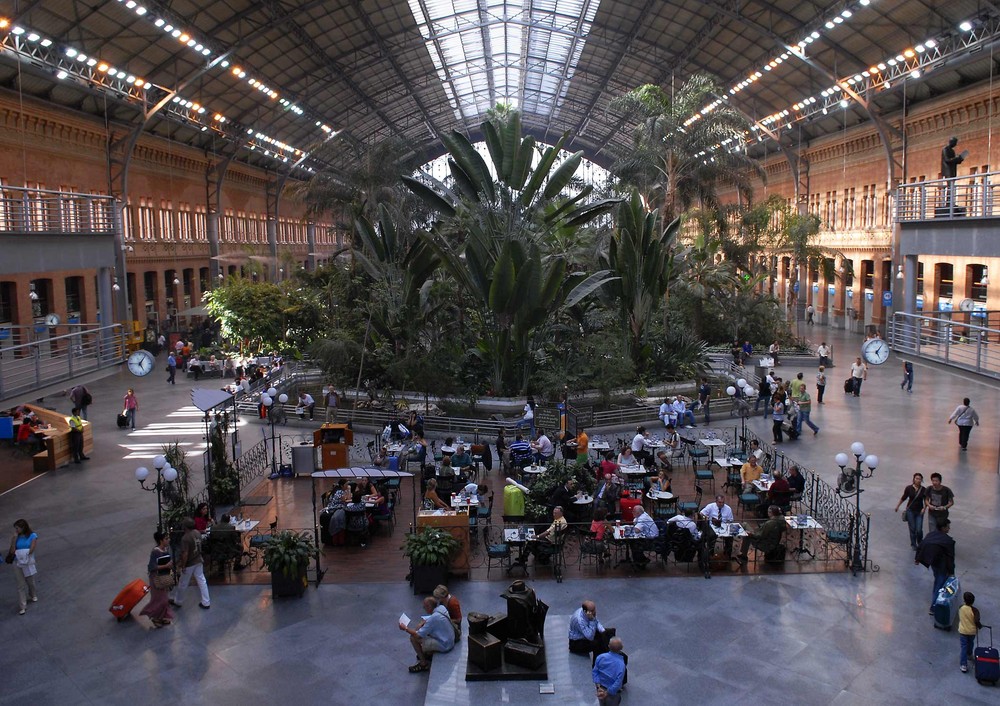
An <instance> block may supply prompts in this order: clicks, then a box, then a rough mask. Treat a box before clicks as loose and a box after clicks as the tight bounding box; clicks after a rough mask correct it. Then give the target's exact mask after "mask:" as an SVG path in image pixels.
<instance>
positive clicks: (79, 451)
mask: <svg viewBox="0 0 1000 706" xmlns="http://www.w3.org/2000/svg"><path fill="white" fill-rule="evenodd" d="M66 421H67V422H69V451H70V453H71V454H73V463H80V462H82V461H89V460H90V456H85V455H84V453H83V419H82V418H81V417H80V409H79V408H78V407H74V408H73V411H72V412H70V415H69V419H67V420H66Z"/></svg>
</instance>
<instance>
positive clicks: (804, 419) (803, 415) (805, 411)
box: [795, 387, 819, 436]
mask: <svg viewBox="0 0 1000 706" xmlns="http://www.w3.org/2000/svg"><path fill="white" fill-rule="evenodd" d="M797 404H798V406H799V414H798V417H796V422H795V427H796V428H795V430H796V431H797V432H798V433H799V435H800V436H801V434H802V425H803V424H805V425H806V426H808V427H809V428H810V429H812V430H813V436H816V435H817V434H819V427H818V426H816V425H815V424H813V423H812V420H811V419H809V412H810V410H811V409H812V400H811V398H810V397H809V393H808V392H807V391H806V389H805V388H804V387H803V388H802V394H801V395H800V396H799V399H798V401H797Z"/></svg>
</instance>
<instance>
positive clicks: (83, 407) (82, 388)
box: [69, 385, 94, 419]
mask: <svg viewBox="0 0 1000 706" xmlns="http://www.w3.org/2000/svg"><path fill="white" fill-rule="evenodd" d="M69 399H70V400H71V401H72V402H73V406H74V407H76V408H77V409H79V410H80V416H81V417H83V418H84V419H86V418H87V408H88V407H89V406H90V405H91V403H93V401H94V398H93V397H91V395H90V390H88V389H87V386H86V385H77V386H76V387H74V388H73V389H72V390H70V391H69Z"/></svg>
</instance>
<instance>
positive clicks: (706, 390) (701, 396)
mask: <svg viewBox="0 0 1000 706" xmlns="http://www.w3.org/2000/svg"><path fill="white" fill-rule="evenodd" d="M698 402H699V403H700V404H701V406H702V408H703V409H704V410H705V424H711V423H712V419H711V417H710V413H709V406H710V405H711V404H712V386H711V385H709V384H708V378H706V377H703V378H702V379H701V386H700V387H699V388H698Z"/></svg>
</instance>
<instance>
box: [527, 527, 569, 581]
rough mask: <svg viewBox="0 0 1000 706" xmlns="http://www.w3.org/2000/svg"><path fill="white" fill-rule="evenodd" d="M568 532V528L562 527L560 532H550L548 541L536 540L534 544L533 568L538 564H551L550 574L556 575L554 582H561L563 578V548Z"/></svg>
mask: <svg viewBox="0 0 1000 706" xmlns="http://www.w3.org/2000/svg"><path fill="white" fill-rule="evenodd" d="M568 534H569V529H568V528H567V529H564V530H562V531H560V532H554V533H553V534H552V541H550V542H544V541H542V542H537V543H536V546H535V568H536V570H537V568H538V567H539V566H551V567H552V575H553V576H555V577H556V583H562V578H563V568H564V567H565V565H566V564H565V555H564V553H563V552H564V550H565V548H566V535H568ZM539 559H547V560H548V561H547V563H546V562H545V561H542V562H539Z"/></svg>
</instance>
